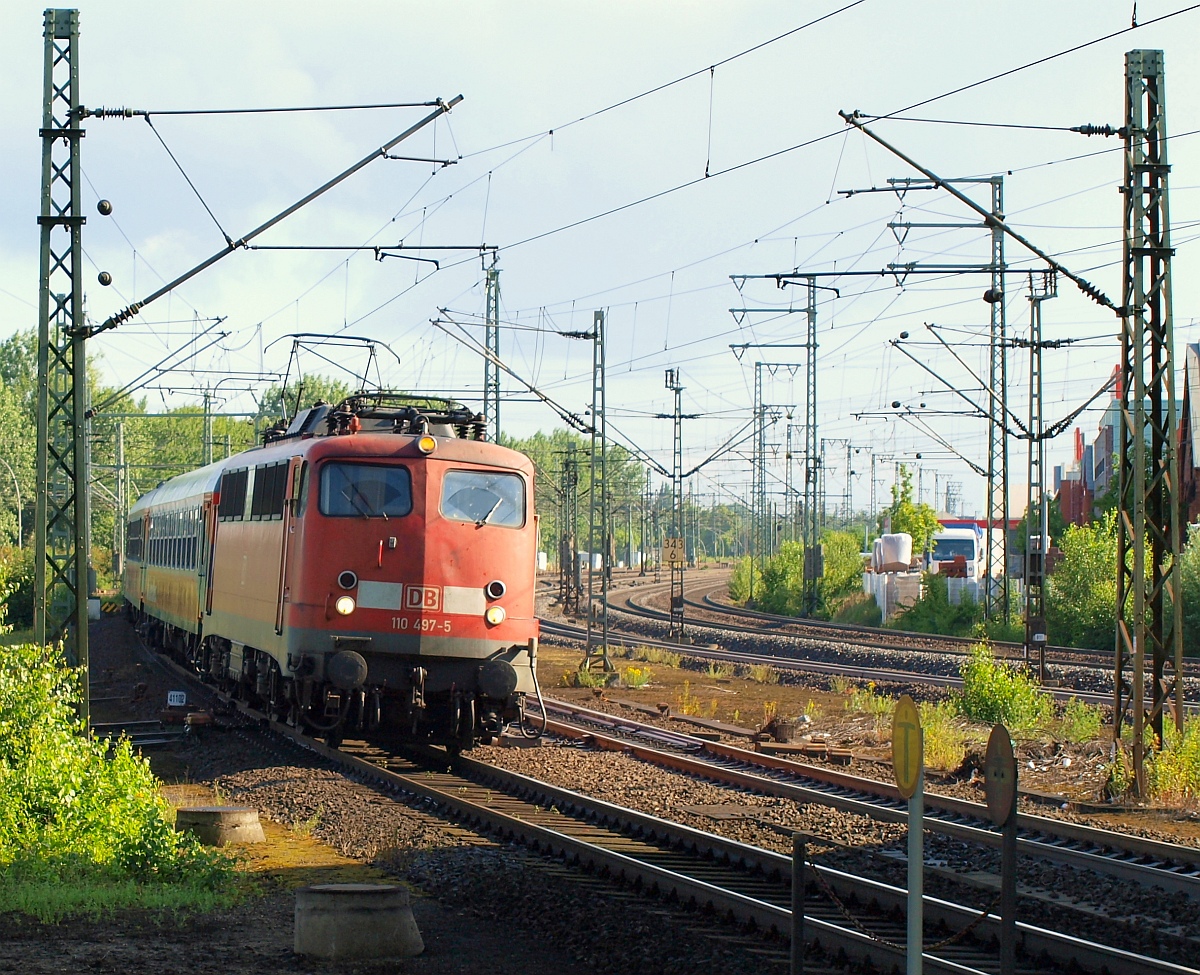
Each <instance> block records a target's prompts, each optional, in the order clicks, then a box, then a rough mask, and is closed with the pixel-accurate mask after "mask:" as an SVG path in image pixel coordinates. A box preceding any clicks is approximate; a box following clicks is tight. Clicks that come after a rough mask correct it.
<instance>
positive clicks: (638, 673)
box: [622, 667, 650, 690]
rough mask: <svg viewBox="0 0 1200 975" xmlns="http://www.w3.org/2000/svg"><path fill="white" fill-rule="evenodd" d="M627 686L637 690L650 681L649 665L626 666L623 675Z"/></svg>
mask: <svg viewBox="0 0 1200 975" xmlns="http://www.w3.org/2000/svg"><path fill="white" fill-rule="evenodd" d="M622 680H624V682H625V686H626V687H629V688H632V689H633V690H637V689H638V688H642V687H645V686H646V685H647V684H649V683H650V668H649V667H626V668H625V673H624V675H623V676H622Z"/></svg>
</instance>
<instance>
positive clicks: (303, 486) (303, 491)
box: [292, 463, 308, 518]
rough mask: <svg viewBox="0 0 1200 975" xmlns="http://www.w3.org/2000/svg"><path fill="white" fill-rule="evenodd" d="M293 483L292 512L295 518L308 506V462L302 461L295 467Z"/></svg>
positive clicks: (301, 514) (300, 515)
mask: <svg viewBox="0 0 1200 975" xmlns="http://www.w3.org/2000/svg"><path fill="white" fill-rule="evenodd" d="M293 476H294V478H295V483H294V484H293V485H292V498H293V504H294V508H293V513H294V514H295V515H296V517H297V518H299V517H302V516H303V514H304V509H305V508H307V507H308V464H305V463H302V464H300V465H299V466H298V467H297V468H296V469H295V474H294V475H293Z"/></svg>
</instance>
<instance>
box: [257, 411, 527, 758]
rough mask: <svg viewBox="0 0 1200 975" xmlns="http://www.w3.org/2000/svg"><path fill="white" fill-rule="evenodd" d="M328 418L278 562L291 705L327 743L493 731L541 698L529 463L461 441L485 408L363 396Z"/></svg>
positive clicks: (454, 740)
mask: <svg viewBox="0 0 1200 975" xmlns="http://www.w3.org/2000/svg"><path fill="white" fill-rule="evenodd" d="M323 419H325V421H326V422H327V424H328V426H329V429H330V431H331V433H332V434H333V435H329V436H323V437H319V438H315V439H314V441H313V442H312V443H311V444H310V445H307V446H308V449H306V450H305V452H304V460H303V463H302V464H300V465H299V466H298V468H297V469H296V470H295V471H294V472H293V478H294V488H293V503H292V512H291V518H290V525H289V526H288V530H287V542H286V551H285V553H284V556H283V558H284V564H285V568H284V578H283V580H282V582H283V594H284V596H283V601H282V611H281V614H280V616H281V619H280V622H281V624H282V626H281V631H282V632H281V634H280V635H281V636H282V638H283V639H282V644H283V651H284V654H285V655H286V658H285V659H282V660H280V669H281V677H283V678H284V680H285V681H287V683H288V684H289V685H290V687H289V694H288V696H289V697H290V699H291V710H292V712H293V715H294V716H295V717H296V718H298V719H300V720H302V721H303V722H304V723H305V724H307V725H308V726H309V727H310V728H312V729H314V730H316V731H319V732H324V733H326V734H327V735H328V736H329V737H331V738H334V739H336V738H339V737H340V736H341V734H342V732H343V731H344V730H346V729H347V728H350V727H374V726H382V727H384V728H386V729H390V730H393V731H395V732H397V733H398V734H400V735H401V736H403V737H405V738H409V739H415V740H421V741H427V742H431V743H435V744H444V745H448V746H451V747H453V748H461V747H470V746H471V745H472V744H474V742H475V741H477V740H483V741H485V742H486V741H490V740H491V739H492V738H493V737H495V736H497V735H499V734H500V732H501V731H502V730H503V727H504V725H505V723H506V722H509V721H513V720H518V719H520V718H521V717H522V711H523V706H524V699H525V695H527V694H532V693H537V679H536V663H537V638H538V622H537V617H536V614H535V610H534V581H535V580H534V568H535V558H536V543H537V527H536V518H535V515H534V512H533V505H532V498H533V465H532V464H531V462H530V461H529V459H528V458H526V457H525V456H523V455H522V454H519V453H517V452H516V451H513V450H509V449H507V448H505V447H501V446H499V445H497V444H493V443H487V442H485V441H483V440H482V439H475V438H472V437H470V436H463V435H462V434H463V433H464V432H466V433H468V434H470V433H471V432H473V431H475V430H478V433H479V434H480V435H481V433H482V431H481V429H479V427H478V418H473V422H474V424H475V426H473V425H472V424H466V423H462V422H459V423H452V422H449V421H452V420H455V419H461V418H456V417H455V416H453V415H445V414H442V415H439V414H436V413H434V414H431V413H430V411H428V410H424V411H413V410H411V409H410V408H405V409H401V410H397V409H396V408H395V407H394V406H389V404H387V403H382V404H381V403H379V402H378V401H370V402H368V403H366V404H365V405H364V404H363V403H354V402H351V403H349V404H343V405H342V406H340V407H339V408H338V410H336V411H333V412H332V413H331V414H330V415H329V416H328V417H325V418H323ZM438 421H442V422H438ZM281 656H282V655H281Z"/></svg>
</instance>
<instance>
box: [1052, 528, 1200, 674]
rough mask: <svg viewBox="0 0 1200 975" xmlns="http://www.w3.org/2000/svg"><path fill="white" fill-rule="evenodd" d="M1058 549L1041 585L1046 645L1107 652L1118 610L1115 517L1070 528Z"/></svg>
mask: <svg viewBox="0 0 1200 975" xmlns="http://www.w3.org/2000/svg"><path fill="white" fill-rule="evenodd" d="M1059 548H1061V549H1062V553H1063V557H1062V561H1061V562H1059V564H1058V565H1057V566H1056V567H1055V569H1054V572H1053V574H1052V575H1051V576H1050V577H1049V582H1048V584H1047V587H1046V624H1047V626H1048V628H1049V631H1050V639H1051V641H1052V642H1054V643H1055V644H1060V645H1065V646H1070V647H1090V648H1092V649H1095V650H1111V649H1112V645H1113V634H1114V632H1115V630H1114V626H1115V624H1114V620H1115V619H1116V611H1117V610H1116V607H1117V535H1116V516H1115V514H1114V513H1112V512H1110V513H1109V514H1108V515H1106V516H1105V517H1104V518H1103V519H1101V520H1100V521H1097V522H1095V523H1094V524H1091V525H1071V526H1069V527H1068V528H1067V530H1066V532H1065V533H1064V534H1063V537H1062V539H1061V540H1060V541H1059ZM1185 591H1186V584H1185ZM1185 632H1186V629H1185Z"/></svg>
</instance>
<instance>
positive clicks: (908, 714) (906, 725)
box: [892, 694, 925, 975]
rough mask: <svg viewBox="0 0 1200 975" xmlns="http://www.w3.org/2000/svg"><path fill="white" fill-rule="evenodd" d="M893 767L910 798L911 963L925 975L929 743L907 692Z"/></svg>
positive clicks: (911, 970)
mask: <svg viewBox="0 0 1200 975" xmlns="http://www.w3.org/2000/svg"><path fill="white" fill-rule="evenodd" d="M892 768H893V769H894V770H895V773H896V788H897V789H899V790H900V795H902V796H903V797H904V798H905V799H907V800H908V967H907V969H906V971H907V975H921V954H922V952H923V951H924V933H925V911H924V908H925V905H924V901H923V897H924V893H925V878H924V866H925V833H924V828H923V827H924V817H925V747H924V738H923V736H922V734H921V713H920V711H918V710H917V706H916V704H914V703H913V699H912V698H911V697H909V696H908V695H907V694H905V695H904V696H903V697H902V698H900V700H899V701H897V702H896V710H895V711H894V712H893V714H892Z"/></svg>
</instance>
